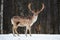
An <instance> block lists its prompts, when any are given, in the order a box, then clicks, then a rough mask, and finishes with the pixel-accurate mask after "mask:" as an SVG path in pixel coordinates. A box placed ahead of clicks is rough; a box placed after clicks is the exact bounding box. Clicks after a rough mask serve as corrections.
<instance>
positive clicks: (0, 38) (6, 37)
mask: <svg viewBox="0 0 60 40" xmlns="http://www.w3.org/2000/svg"><path fill="white" fill-rule="evenodd" d="M0 40H60V35H57V34H55V35H52V34H32V36H30V35H29V34H28V35H27V37H26V36H25V34H20V35H19V36H16V37H15V36H13V35H12V34H0Z"/></svg>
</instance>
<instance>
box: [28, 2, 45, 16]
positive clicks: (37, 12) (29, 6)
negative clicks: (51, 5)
mask: <svg viewBox="0 0 60 40" xmlns="http://www.w3.org/2000/svg"><path fill="white" fill-rule="evenodd" d="M28 8H29V10H30V11H31V12H32V13H34V14H36V15H38V14H39V13H40V12H41V11H43V9H44V3H42V8H41V10H39V11H38V10H37V11H36V12H35V11H34V10H31V3H29V5H28Z"/></svg>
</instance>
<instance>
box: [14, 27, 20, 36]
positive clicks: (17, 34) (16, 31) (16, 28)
mask: <svg viewBox="0 0 60 40" xmlns="http://www.w3.org/2000/svg"><path fill="white" fill-rule="evenodd" d="M17 28H18V27H17V26H16V28H15V33H16V34H17V35H18V36H19V33H18V32H17Z"/></svg>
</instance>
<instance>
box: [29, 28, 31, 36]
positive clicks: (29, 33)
mask: <svg viewBox="0 0 60 40" xmlns="http://www.w3.org/2000/svg"><path fill="white" fill-rule="evenodd" d="M29 34H30V36H31V27H30V28H29Z"/></svg>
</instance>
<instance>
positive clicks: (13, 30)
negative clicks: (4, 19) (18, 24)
mask: <svg viewBox="0 0 60 40" xmlns="http://www.w3.org/2000/svg"><path fill="white" fill-rule="evenodd" d="M12 32H13V36H15V29H14V26H13V27H12Z"/></svg>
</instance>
